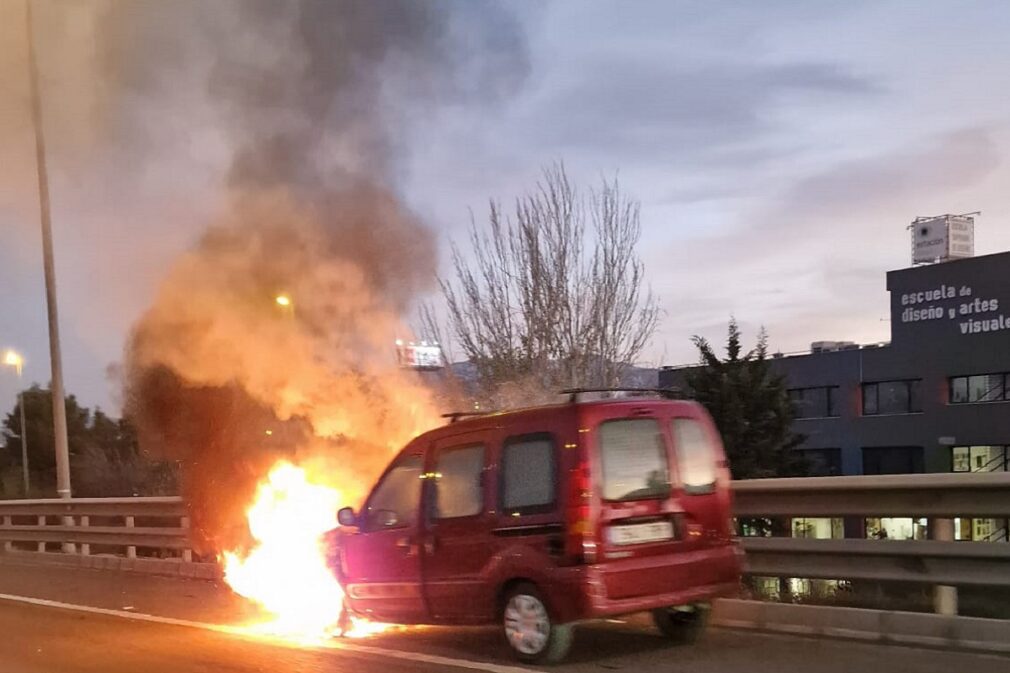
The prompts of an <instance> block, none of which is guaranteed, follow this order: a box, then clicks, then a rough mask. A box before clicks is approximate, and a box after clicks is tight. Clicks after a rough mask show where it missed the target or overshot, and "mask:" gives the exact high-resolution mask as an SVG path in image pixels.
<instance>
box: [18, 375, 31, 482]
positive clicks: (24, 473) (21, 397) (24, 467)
mask: <svg viewBox="0 0 1010 673" xmlns="http://www.w3.org/2000/svg"><path fill="white" fill-rule="evenodd" d="M18 383H19V384H20V383H21V376H20V375H19V376H18ZM18 387H19V388H21V386H20V385H19V386H18ZM18 406H19V407H21V479H22V481H24V487H25V499H26V500H27V499H28V489H29V487H30V486H31V484H30V482H29V480H28V428H27V427H26V426H25V391H24V390H20V391H18Z"/></svg>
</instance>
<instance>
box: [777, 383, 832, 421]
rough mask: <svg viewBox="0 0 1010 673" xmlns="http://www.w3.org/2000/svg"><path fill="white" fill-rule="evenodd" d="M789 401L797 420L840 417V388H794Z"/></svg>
mask: <svg viewBox="0 0 1010 673" xmlns="http://www.w3.org/2000/svg"><path fill="white" fill-rule="evenodd" d="M789 401H790V402H792V403H793V415H794V416H795V417H796V418H829V417H833V416H838V386H818V387H816V388H792V389H791V390H789Z"/></svg>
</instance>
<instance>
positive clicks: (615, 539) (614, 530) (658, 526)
mask: <svg viewBox="0 0 1010 673" xmlns="http://www.w3.org/2000/svg"><path fill="white" fill-rule="evenodd" d="M672 538H673V522H671V521H652V522H650V523H636V524H632V525H628V526H613V527H611V529H610V544H615V545H624V544H643V543H645V542H659V541H660V540H670V539H672Z"/></svg>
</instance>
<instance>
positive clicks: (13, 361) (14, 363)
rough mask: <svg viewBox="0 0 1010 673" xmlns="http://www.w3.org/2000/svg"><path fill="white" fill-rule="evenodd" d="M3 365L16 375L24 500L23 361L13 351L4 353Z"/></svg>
mask: <svg viewBox="0 0 1010 673" xmlns="http://www.w3.org/2000/svg"><path fill="white" fill-rule="evenodd" d="M3 363H4V364H5V365H10V366H11V367H13V368H14V372H15V373H16V374H17V375H18V407H19V408H20V410H21V477H22V479H23V480H24V488H25V498H27V497H28V488H29V486H30V484H29V481H28V429H27V428H26V427H25V391H24V386H23V383H22V381H21V372H22V371H23V369H24V364H25V360H24V358H23V357H21V355H19V354H18V353H16V352H15V351H13V350H8V351H7V352H5V353H4V360H3Z"/></svg>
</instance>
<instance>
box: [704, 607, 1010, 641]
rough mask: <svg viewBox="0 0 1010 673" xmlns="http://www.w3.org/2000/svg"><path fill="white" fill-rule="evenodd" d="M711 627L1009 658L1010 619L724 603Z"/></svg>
mask: <svg viewBox="0 0 1010 673" xmlns="http://www.w3.org/2000/svg"><path fill="white" fill-rule="evenodd" d="M712 624H713V625H714V626H721V627H724V628H734V629H753V630H757V631H770V632H776V633H788V634H792V635H803V636H820V637H828V638H843V639H848V640H861V641H867V642H878V643H892V644H898V645H916V646H923V647H938V648H944V649H960V650H968V651H973V652H992V653H999V654H1010V620H1001V619H981V618H978V617H959V616H954V615H937V614H930V613H918V612H894V611H888V610H867V609H864V608H844V607H833V606H824V605H793V604H788V603H766V602H762V601H747V600H735V599H725V600H720V601H716V604H715V606H714V607H713V610H712Z"/></svg>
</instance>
